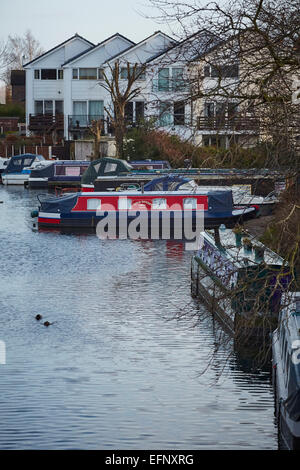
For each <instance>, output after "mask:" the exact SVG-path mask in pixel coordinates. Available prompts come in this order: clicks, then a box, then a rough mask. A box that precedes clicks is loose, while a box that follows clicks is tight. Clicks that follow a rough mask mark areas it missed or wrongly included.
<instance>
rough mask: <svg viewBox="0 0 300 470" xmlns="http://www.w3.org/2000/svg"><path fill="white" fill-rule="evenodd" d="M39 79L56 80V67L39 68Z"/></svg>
mask: <svg viewBox="0 0 300 470" xmlns="http://www.w3.org/2000/svg"><path fill="white" fill-rule="evenodd" d="M41 80H56V69H41Z"/></svg>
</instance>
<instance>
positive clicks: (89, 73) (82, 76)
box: [79, 69, 98, 80]
mask: <svg viewBox="0 0 300 470" xmlns="http://www.w3.org/2000/svg"><path fill="white" fill-rule="evenodd" d="M97 79H98V75H97V69H79V80H97Z"/></svg>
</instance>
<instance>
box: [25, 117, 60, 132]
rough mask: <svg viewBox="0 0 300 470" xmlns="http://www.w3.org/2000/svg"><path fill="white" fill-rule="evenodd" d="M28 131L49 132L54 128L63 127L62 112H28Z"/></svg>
mask: <svg viewBox="0 0 300 470" xmlns="http://www.w3.org/2000/svg"><path fill="white" fill-rule="evenodd" d="M28 129H29V130H30V131H36V132H51V131H54V130H63V129H64V115H63V114H56V115H52V114H29V125H28Z"/></svg>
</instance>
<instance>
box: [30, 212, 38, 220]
mask: <svg viewBox="0 0 300 470" xmlns="http://www.w3.org/2000/svg"><path fill="white" fill-rule="evenodd" d="M38 215H39V211H31V217H32V218H33V219H34V218H35V217H38Z"/></svg>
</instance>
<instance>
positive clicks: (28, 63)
mask: <svg viewBox="0 0 300 470" xmlns="http://www.w3.org/2000/svg"><path fill="white" fill-rule="evenodd" d="M75 38H79V39H82V40H83V41H85V42H87V43H89V44H91V46H93V47H94V46H95V44H93V43H92V42H91V41H88V40H87V39H85V38H84V37H83V36H80V35H79V34H77V33H76V34H74V36H71V37H70V38H69V39H66V40H65V41H63V42H61V43H60V44H58V45H57V46H55V47H52V49H49V50H48V51H46V52H44V53H43V54H41V55H39V56H38V57H36V58H35V59H33V60H31V61H30V62H27V63H26V64H24V65H23V67H24V68H25V67H27V65H30V64H33V62H35V61H36V60H39V59H41V58H42V57H45V56H46V55H48V54H51V52H53V51H55V50H56V49H59V48H60V47H62V46H64V45H65V44H67V43H68V42H70V41H72V40H73V39H75Z"/></svg>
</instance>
